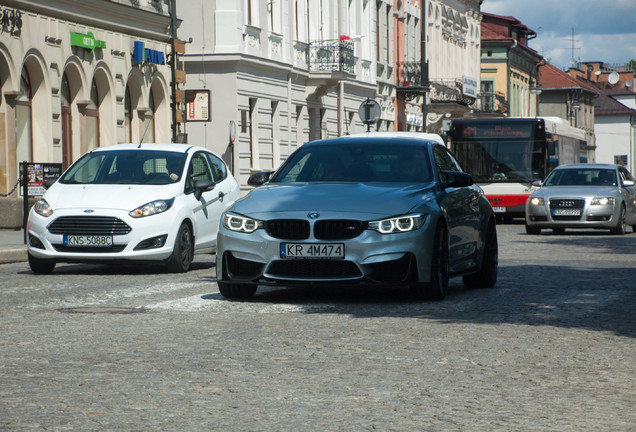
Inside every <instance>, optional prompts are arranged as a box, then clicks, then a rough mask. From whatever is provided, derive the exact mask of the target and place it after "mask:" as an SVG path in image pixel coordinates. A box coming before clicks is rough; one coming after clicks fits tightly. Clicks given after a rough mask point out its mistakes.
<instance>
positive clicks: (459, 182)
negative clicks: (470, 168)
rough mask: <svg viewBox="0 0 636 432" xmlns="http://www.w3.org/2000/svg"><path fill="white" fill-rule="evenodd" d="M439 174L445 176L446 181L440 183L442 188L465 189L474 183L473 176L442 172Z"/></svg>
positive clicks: (463, 173)
mask: <svg viewBox="0 0 636 432" xmlns="http://www.w3.org/2000/svg"><path fill="white" fill-rule="evenodd" d="M441 173H442V174H445V175H446V180H445V181H442V186H443V187H444V188H449V187H465V186H471V185H472V184H474V183H475V182H474V181H473V176H471V175H470V174H468V173H465V172H460V171H442V172H441Z"/></svg>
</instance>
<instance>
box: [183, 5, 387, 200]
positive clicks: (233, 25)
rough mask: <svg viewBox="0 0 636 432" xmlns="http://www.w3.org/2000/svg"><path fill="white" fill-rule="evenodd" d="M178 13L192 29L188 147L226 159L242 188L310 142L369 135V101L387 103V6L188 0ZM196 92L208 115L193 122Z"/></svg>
mask: <svg viewBox="0 0 636 432" xmlns="http://www.w3.org/2000/svg"><path fill="white" fill-rule="evenodd" d="M186 5H187V7H186ZM376 6H377V7H376ZM177 7H178V10H179V16H180V17H181V18H183V20H184V22H187V23H188V24H187V26H182V28H181V29H180V31H179V38H180V39H182V40H185V41H190V40H191V42H190V43H189V44H188V48H187V54H186V55H185V57H184V62H185V70H186V74H187V80H186V81H187V84H186V104H187V107H186V120H188V121H187V122H186V124H185V132H186V133H187V139H188V143H191V144H199V145H203V146H205V147H208V148H211V149H212V150H214V151H215V152H217V153H218V154H220V155H222V156H223V158H224V159H225V160H226V162H228V164H229V165H230V167H231V169H232V171H233V173H234V176H235V177H236V178H237V180H239V183H240V184H241V185H242V187H243V188H244V189H247V178H248V177H249V175H250V174H251V173H253V172H255V171H261V170H274V169H276V168H278V166H279V165H280V163H281V162H282V161H283V160H284V159H285V158H286V157H287V156H288V155H289V154H290V153H291V152H292V151H294V149H296V148H297V147H298V146H300V145H302V144H303V143H305V142H307V141H310V140H315V139H320V138H328V137H337V136H341V135H345V134H349V133H355V132H363V131H365V130H366V128H367V127H366V126H365V124H363V123H362V121H361V119H360V117H359V115H358V111H359V108H360V106H361V104H362V102H364V101H365V100H366V99H372V100H376V99H377V100H378V102H379V104H380V102H383V99H382V96H383V95H382V93H380V94H377V92H378V88H379V84H378V82H381V81H384V80H388V78H386V77H387V76H388V75H386V73H385V71H384V70H382V68H378V62H377V61H376V56H377V55H378V53H379V54H380V55H381V56H383V57H384V58H386V59H387V62H388V63H391V62H392V59H391V58H390V57H389V56H390V55H391V54H392V44H391V41H392V36H393V33H392V31H393V30H392V25H391V24H392V18H393V16H392V15H389V14H390V13H391V3H389V2H384V1H379V2H370V1H363V2H339V1H335V0H330V1H317V0H305V1H299V0H281V1H276V2H270V3H266V2H261V1H256V0H244V1H240V0H238V1H236V0H235V1H232V0H217V1H212V2H209V1H204V0H188V1H185V0H181V1H179V2H178V6H177ZM378 16H379V17H380V19H379V21H378ZM378 23H381V25H380V24H378ZM380 34H382V35H383V36H382V37H379V36H378V35H380ZM376 36H377V38H376ZM378 41H379V43H380V45H379V46H378V45H377V42H378ZM380 88H381V87H380ZM383 92H385V94H386V95H387V96H388V98H390V97H391V95H390V90H389V89H386V90H383ZM197 94H198V95H203V97H205V98H209V101H210V104H209V110H210V111H209V116H207V117H205V118H201V119H196V120H195V121H192V119H191V114H192V113H191V112H189V110H190V109H191V108H192V107H193V102H192V101H193V99H192V98H193V97H194V95H197ZM189 95H190V96H189ZM376 96H377V97H376ZM389 114H391V107H389V106H388V105H386V104H384V105H382V110H381V112H380V113H379V115H378V116H377V119H376V121H375V122H374V124H373V127H372V130H377V129H380V130H383V129H392V128H393V123H392V121H393V117H391V116H390V115H389Z"/></svg>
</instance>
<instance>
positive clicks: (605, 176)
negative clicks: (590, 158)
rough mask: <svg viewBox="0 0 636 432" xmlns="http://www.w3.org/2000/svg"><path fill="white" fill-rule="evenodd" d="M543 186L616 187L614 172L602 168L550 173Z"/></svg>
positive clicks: (572, 169) (574, 169)
mask: <svg viewBox="0 0 636 432" xmlns="http://www.w3.org/2000/svg"><path fill="white" fill-rule="evenodd" d="M544 185H545V186H616V185H617V178H616V170H614V169H603V168H567V169H557V170H554V171H552V173H550V175H549V176H548V177H547V178H546V179H545V182H544Z"/></svg>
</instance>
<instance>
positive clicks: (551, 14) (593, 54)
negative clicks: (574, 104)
mask: <svg viewBox="0 0 636 432" xmlns="http://www.w3.org/2000/svg"><path fill="white" fill-rule="evenodd" d="M480 10H481V12H486V13H491V14H495V15H504V16H512V17H515V18H516V19H518V20H519V21H521V22H522V23H523V24H524V25H525V26H526V27H528V28H530V29H531V30H534V31H535V32H536V33H537V37H536V38H534V39H532V40H530V42H529V44H528V45H529V46H530V48H532V49H534V50H535V51H537V52H538V53H539V54H541V55H542V56H543V57H544V58H545V59H546V60H548V61H549V62H550V63H552V64H553V65H554V66H556V67H558V68H560V69H567V68H568V67H570V66H571V65H572V62H571V59H572V58H574V59H575V61H582V62H585V61H601V62H603V63H606V64H610V65H615V64H617V65H625V64H626V63H627V62H629V61H630V60H636V0H484V2H483V3H482V4H481V8H480ZM573 29H574V37H573V36H572V31H573ZM572 40H574V49H572V48H573V44H572Z"/></svg>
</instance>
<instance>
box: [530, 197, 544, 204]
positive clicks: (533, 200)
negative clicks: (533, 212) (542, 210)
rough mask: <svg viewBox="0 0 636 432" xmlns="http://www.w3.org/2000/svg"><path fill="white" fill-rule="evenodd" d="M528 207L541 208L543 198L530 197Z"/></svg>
mask: <svg viewBox="0 0 636 432" xmlns="http://www.w3.org/2000/svg"><path fill="white" fill-rule="evenodd" d="M530 205H535V206H542V205H543V198H541V197H530Z"/></svg>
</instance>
